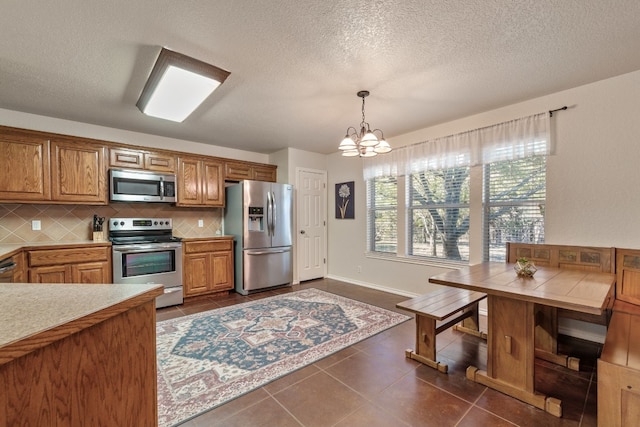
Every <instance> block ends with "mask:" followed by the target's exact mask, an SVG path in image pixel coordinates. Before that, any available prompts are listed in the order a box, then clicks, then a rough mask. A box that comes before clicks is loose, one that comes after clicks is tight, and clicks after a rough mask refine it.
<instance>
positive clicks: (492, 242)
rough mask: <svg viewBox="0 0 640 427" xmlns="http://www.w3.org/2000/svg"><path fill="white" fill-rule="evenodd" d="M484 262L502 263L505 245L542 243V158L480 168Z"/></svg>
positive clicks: (544, 180) (543, 207) (504, 255)
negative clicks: (482, 190)
mask: <svg viewBox="0 0 640 427" xmlns="http://www.w3.org/2000/svg"><path fill="white" fill-rule="evenodd" d="M484 181H485V182H484V218H483V219H484V259H485V260H490V261H505V257H506V247H505V243H506V242H528V243H544V209H545V200H546V157H545V156H534V157H527V158H524V159H519V160H507V161H502V162H495V163H490V164H487V165H485V166H484Z"/></svg>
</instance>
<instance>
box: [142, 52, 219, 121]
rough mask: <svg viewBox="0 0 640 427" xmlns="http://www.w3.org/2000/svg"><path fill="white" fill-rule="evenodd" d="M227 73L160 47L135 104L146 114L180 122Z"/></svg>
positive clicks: (209, 93)
mask: <svg viewBox="0 0 640 427" xmlns="http://www.w3.org/2000/svg"><path fill="white" fill-rule="evenodd" d="M229 74H230V73H229V72H228V71H225V70H222V69H220V68H218V67H216V66H213V65H209V64H206V63H204V62H202V61H198V60H197V59H193V58H190V57H188V56H184V55H182V54H180V53H177V52H173V51H170V50H168V49H165V48H162V50H161V51H160V55H159V56H158V59H157V61H156V63H155V65H154V66H153V70H152V71H151V74H150V75H149V79H148V80H147V84H146V85H145V86H144V89H143V90H142V94H141V95H140V99H138V103H137V104H136V105H137V106H138V108H139V109H140V111H142V112H143V113H144V114H147V115H149V116H153V117H159V118H162V119H166V120H172V121H174V122H182V121H183V120H184V119H186V118H187V117H188V116H189V115H190V114H191V113H192V112H193V111H194V110H195V109H196V108H198V106H199V105H200V104H201V103H202V102H203V101H204V100H205V99H207V97H208V96H209V95H211V93H212V92H213V91H214V90H215V89H216V88H217V87H218V86H220V84H221V83H222V82H224V81H225V79H226V78H227V77H228V76H229Z"/></svg>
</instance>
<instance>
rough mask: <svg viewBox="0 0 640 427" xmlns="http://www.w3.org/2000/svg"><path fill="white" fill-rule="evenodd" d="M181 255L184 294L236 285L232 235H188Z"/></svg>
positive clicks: (203, 293)
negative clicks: (213, 236)
mask: <svg viewBox="0 0 640 427" xmlns="http://www.w3.org/2000/svg"><path fill="white" fill-rule="evenodd" d="M182 256H183V265H182V270H183V281H184V296H185V297H191V296H197V295H205V294H212V293H216V292H222V291H229V290H232V289H233V285H234V283H233V280H234V279H233V277H234V276H233V237H220V238H215V239H189V240H188V241H185V242H184V251H183V255H182Z"/></svg>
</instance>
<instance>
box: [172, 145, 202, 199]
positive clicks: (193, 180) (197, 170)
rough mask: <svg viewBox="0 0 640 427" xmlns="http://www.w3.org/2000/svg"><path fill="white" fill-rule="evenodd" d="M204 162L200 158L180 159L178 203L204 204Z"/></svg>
mask: <svg viewBox="0 0 640 427" xmlns="http://www.w3.org/2000/svg"><path fill="white" fill-rule="evenodd" d="M201 168H202V164H201V162H200V161H199V160H198V159H191V158H188V157H181V158H180V159H178V177H177V181H178V196H177V197H178V198H177V202H176V205H178V206H193V205H201V204H202V171H201Z"/></svg>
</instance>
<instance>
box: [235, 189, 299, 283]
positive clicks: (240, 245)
mask: <svg viewBox="0 0 640 427" xmlns="http://www.w3.org/2000/svg"><path fill="white" fill-rule="evenodd" d="M224 232H225V234H230V235H233V236H234V237H235V250H234V258H235V261H234V264H235V272H234V273H235V289H236V292H238V293H241V294H242V295H248V294H249V293H250V292H256V291H260V290H265V289H268V288H272V287H276V286H284V285H291V282H292V281H293V264H292V262H293V253H292V233H293V186H291V185H288V184H276V183H270V182H263V181H241V182H240V183H239V184H236V185H232V186H229V187H227V188H226V208H225V212H224Z"/></svg>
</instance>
